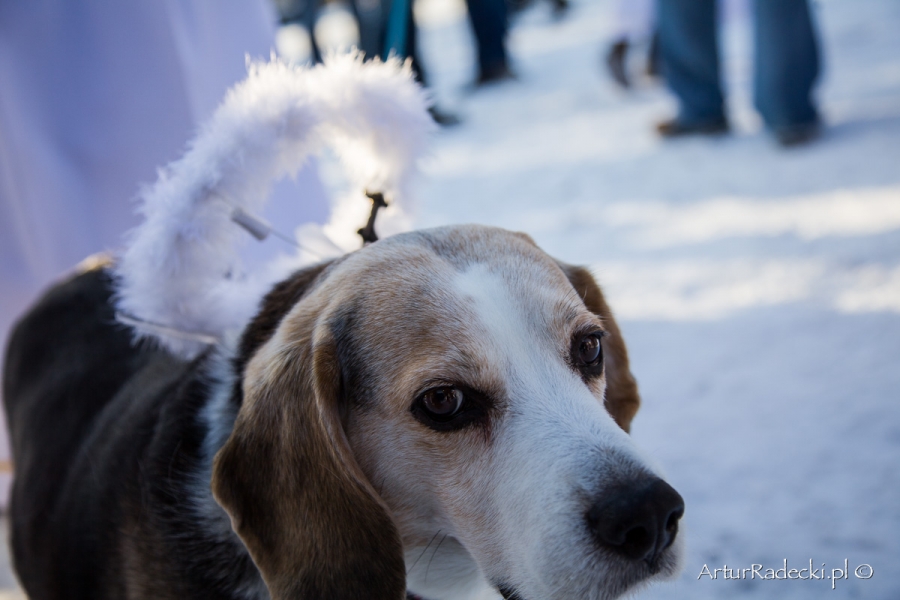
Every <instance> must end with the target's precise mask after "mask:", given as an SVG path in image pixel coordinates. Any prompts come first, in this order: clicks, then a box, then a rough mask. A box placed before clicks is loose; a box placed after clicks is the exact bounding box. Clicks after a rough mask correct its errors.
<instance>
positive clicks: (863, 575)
mask: <svg viewBox="0 0 900 600" xmlns="http://www.w3.org/2000/svg"><path fill="white" fill-rule="evenodd" d="M855 573H856V577H857V579H870V578H871V577H872V575H874V574H875V570H874V569H872V565H859V566H858V567H856V571H855Z"/></svg>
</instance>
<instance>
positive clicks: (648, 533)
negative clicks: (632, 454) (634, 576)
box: [587, 477, 684, 567]
mask: <svg viewBox="0 0 900 600" xmlns="http://www.w3.org/2000/svg"><path fill="white" fill-rule="evenodd" d="M683 514H684V500H683V499H682V498H681V496H680V495H679V494H678V492H676V491H675V490H674V489H673V488H672V486H670V485H669V484H668V483H666V482H665V481H663V480H662V479H659V478H658V477H647V478H644V479H641V480H640V481H636V482H634V483H631V484H629V485H627V487H620V488H618V489H617V490H616V491H615V492H614V493H613V494H612V495H608V496H605V497H604V498H603V499H601V500H600V501H599V502H597V503H596V504H595V505H594V506H592V507H591V509H590V510H589V511H588V513H587V521H588V526H589V527H590V529H591V532H592V533H593V534H594V537H595V539H596V540H597V541H598V542H599V543H600V544H601V545H603V546H605V547H607V548H609V549H611V550H613V551H615V552H617V553H619V554H621V555H622V556H624V557H626V558H629V559H631V560H635V561H637V560H643V561H646V562H647V563H648V564H649V565H650V566H651V567H653V566H655V565H656V561H657V559H658V558H659V555H660V554H661V553H662V551H663V550H665V549H666V548H668V547H669V546H670V545H671V544H672V542H673V541H674V540H675V536H676V535H677V534H678V521H679V519H681V516H682V515H683Z"/></svg>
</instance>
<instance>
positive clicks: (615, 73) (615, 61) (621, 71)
mask: <svg viewBox="0 0 900 600" xmlns="http://www.w3.org/2000/svg"><path fill="white" fill-rule="evenodd" d="M627 56H628V40H625V39H621V40H619V41H618V42H616V43H615V44H613V45H612V46H610V47H609V52H607V53H606V68H607V69H609V74H610V76H611V77H612V78H613V81H615V82H616V83H618V84H619V86H621V87H623V88H625V89H628V88H629V87H631V82H630V81H629V80H628V72H627V71H626V70H625V58H626V57H627Z"/></svg>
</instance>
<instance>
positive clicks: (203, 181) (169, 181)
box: [115, 54, 434, 358]
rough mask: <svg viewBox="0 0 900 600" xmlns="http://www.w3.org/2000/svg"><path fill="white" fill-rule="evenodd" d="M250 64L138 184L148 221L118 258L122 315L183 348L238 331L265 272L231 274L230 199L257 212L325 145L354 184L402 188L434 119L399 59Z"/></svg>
mask: <svg viewBox="0 0 900 600" xmlns="http://www.w3.org/2000/svg"><path fill="white" fill-rule="evenodd" d="M248 70H249V75H248V77H247V79H246V80H244V81H242V82H241V83H239V84H237V85H236V86H235V87H234V88H232V89H231V90H230V91H229V92H228V94H227V96H226V97H225V100H224V101H223V102H222V104H221V105H220V106H219V107H218V109H217V110H216V112H215V113H214V114H213V116H212V118H211V120H210V121H209V122H208V123H207V124H206V125H205V126H204V127H203V128H202V129H201V131H200V133H199V135H198V136H197V137H196V138H195V139H194V140H193V141H192V142H191V143H190V145H189V147H188V150H187V152H186V153H185V155H184V156H183V157H182V158H181V159H180V160H178V161H175V162H173V163H171V164H170V165H168V167H166V168H165V169H163V170H161V171H160V173H159V178H158V180H157V181H156V183H155V184H154V185H152V186H151V187H149V188H148V189H146V190H145V191H144V192H143V193H142V194H141V206H140V213H141V214H142V215H143V217H144V221H143V223H142V224H141V225H140V226H138V227H137V228H136V229H135V230H134V231H133V232H132V233H131V237H130V239H129V243H128V246H127V248H126V250H125V252H124V253H123V255H122V256H121V257H120V259H119V260H118V262H117V265H116V267H115V275H116V278H117V299H116V308H117V310H118V311H119V314H120V315H121V317H120V318H121V320H123V321H124V322H126V323H127V324H129V325H131V326H132V327H133V328H134V330H135V334H136V336H137V337H139V338H155V339H156V340H157V341H158V342H159V343H160V344H162V345H163V346H164V347H165V348H167V349H168V350H169V351H171V352H173V353H175V354H177V355H179V356H182V357H184V358H193V357H194V356H196V355H197V354H198V353H199V352H201V351H202V350H203V349H204V348H205V347H206V346H207V344H208V343H210V342H213V341H215V340H227V339H229V337H230V336H232V335H234V334H236V333H238V332H240V331H241V330H242V329H243V328H244V326H245V325H246V324H247V322H248V321H249V319H251V318H252V316H253V314H254V313H255V312H256V310H257V307H258V305H259V301H260V300H261V298H262V295H263V294H264V293H265V292H266V291H267V289H268V285H270V284H271V281H262V280H260V279H259V278H256V279H254V278H252V277H249V276H248V277H235V276H234V273H236V272H237V271H236V269H235V267H236V265H237V264H238V252H237V243H238V241H239V239H240V237H241V236H246V233H245V232H244V231H242V230H241V228H240V227H238V226H237V225H236V224H235V222H234V221H233V220H232V214H233V212H234V211H235V210H237V211H239V212H245V213H249V214H254V213H257V212H258V211H259V210H260V209H261V208H262V206H263V205H264V203H265V202H266V200H267V199H268V195H269V192H270V188H271V186H272V184H273V183H274V182H275V181H277V180H279V179H281V178H282V177H285V176H287V175H289V174H292V173H295V172H296V171H297V170H298V169H299V168H300V167H301V166H302V165H303V164H304V162H305V161H306V159H307V158H308V157H309V156H310V155H311V154H313V153H316V152H318V151H319V150H321V149H322V148H323V147H325V146H330V147H332V148H333V149H334V150H335V151H336V153H337V154H338V156H339V157H340V158H341V162H342V164H343V165H344V167H345V169H346V171H347V174H348V175H349V177H350V179H351V180H352V182H353V183H354V184H355V185H358V186H360V189H366V188H368V189H375V190H378V191H383V192H385V193H386V194H387V195H389V196H391V197H393V198H394V199H395V200H396V199H397V198H401V199H402V198H403V196H404V195H405V194H406V192H407V189H406V188H407V184H408V181H409V178H410V176H411V175H412V173H413V171H414V168H415V162H416V159H417V158H418V157H419V156H420V155H421V153H422V152H423V151H424V148H425V145H426V142H427V139H428V134H429V133H430V131H431V130H432V129H433V127H434V125H433V122H432V120H431V118H430V116H429V115H428V113H427V106H428V98H427V96H426V93H425V92H424V91H423V90H422V88H420V87H419V86H418V85H417V84H416V83H415V82H414V81H413V78H412V73H411V70H410V68H409V65H408V64H407V65H402V64H401V63H400V62H399V61H397V60H389V61H387V62H380V61H370V62H366V63H363V61H362V57H361V56H360V55H358V54H349V55H342V56H332V57H329V58H328V59H326V61H325V64H324V65H321V66H317V67H314V68H305V67H294V66H290V65H287V64H285V63H282V62H279V61H277V60H272V61H270V62H261V63H252V64H250V65H249V67H248Z"/></svg>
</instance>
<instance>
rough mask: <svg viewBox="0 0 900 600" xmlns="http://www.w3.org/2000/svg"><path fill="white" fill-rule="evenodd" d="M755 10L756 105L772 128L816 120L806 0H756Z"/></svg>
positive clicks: (815, 65) (815, 61) (813, 44)
mask: <svg viewBox="0 0 900 600" xmlns="http://www.w3.org/2000/svg"><path fill="white" fill-rule="evenodd" d="M754 12H755V17H756V23H755V38H756V39H755V43H756V64H755V69H754V71H755V72H754V76H755V79H754V82H755V89H754V101H755V103H756V109H757V110H758V111H759V112H760V114H761V115H762V117H763V120H764V121H765V122H766V125H767V126H768V127H769V128H770V129H773V130H776V131H777V130H779V129H784V128H790V127H796V126H802V125H808V124H811V123H815V122H816V121H817V120H818V113H817V112H816V108H815V106H813V103H812V99H811V97H810V95H811V92H812V87H813V84H814V83H815V80H816V77H817V76H818V74H819V48H818V44H817V41H816V34H815V31H814V29H813V23H812V17H811V15H810V11H809V4H808V3H807V0H755V2H754Z"/></svg>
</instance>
